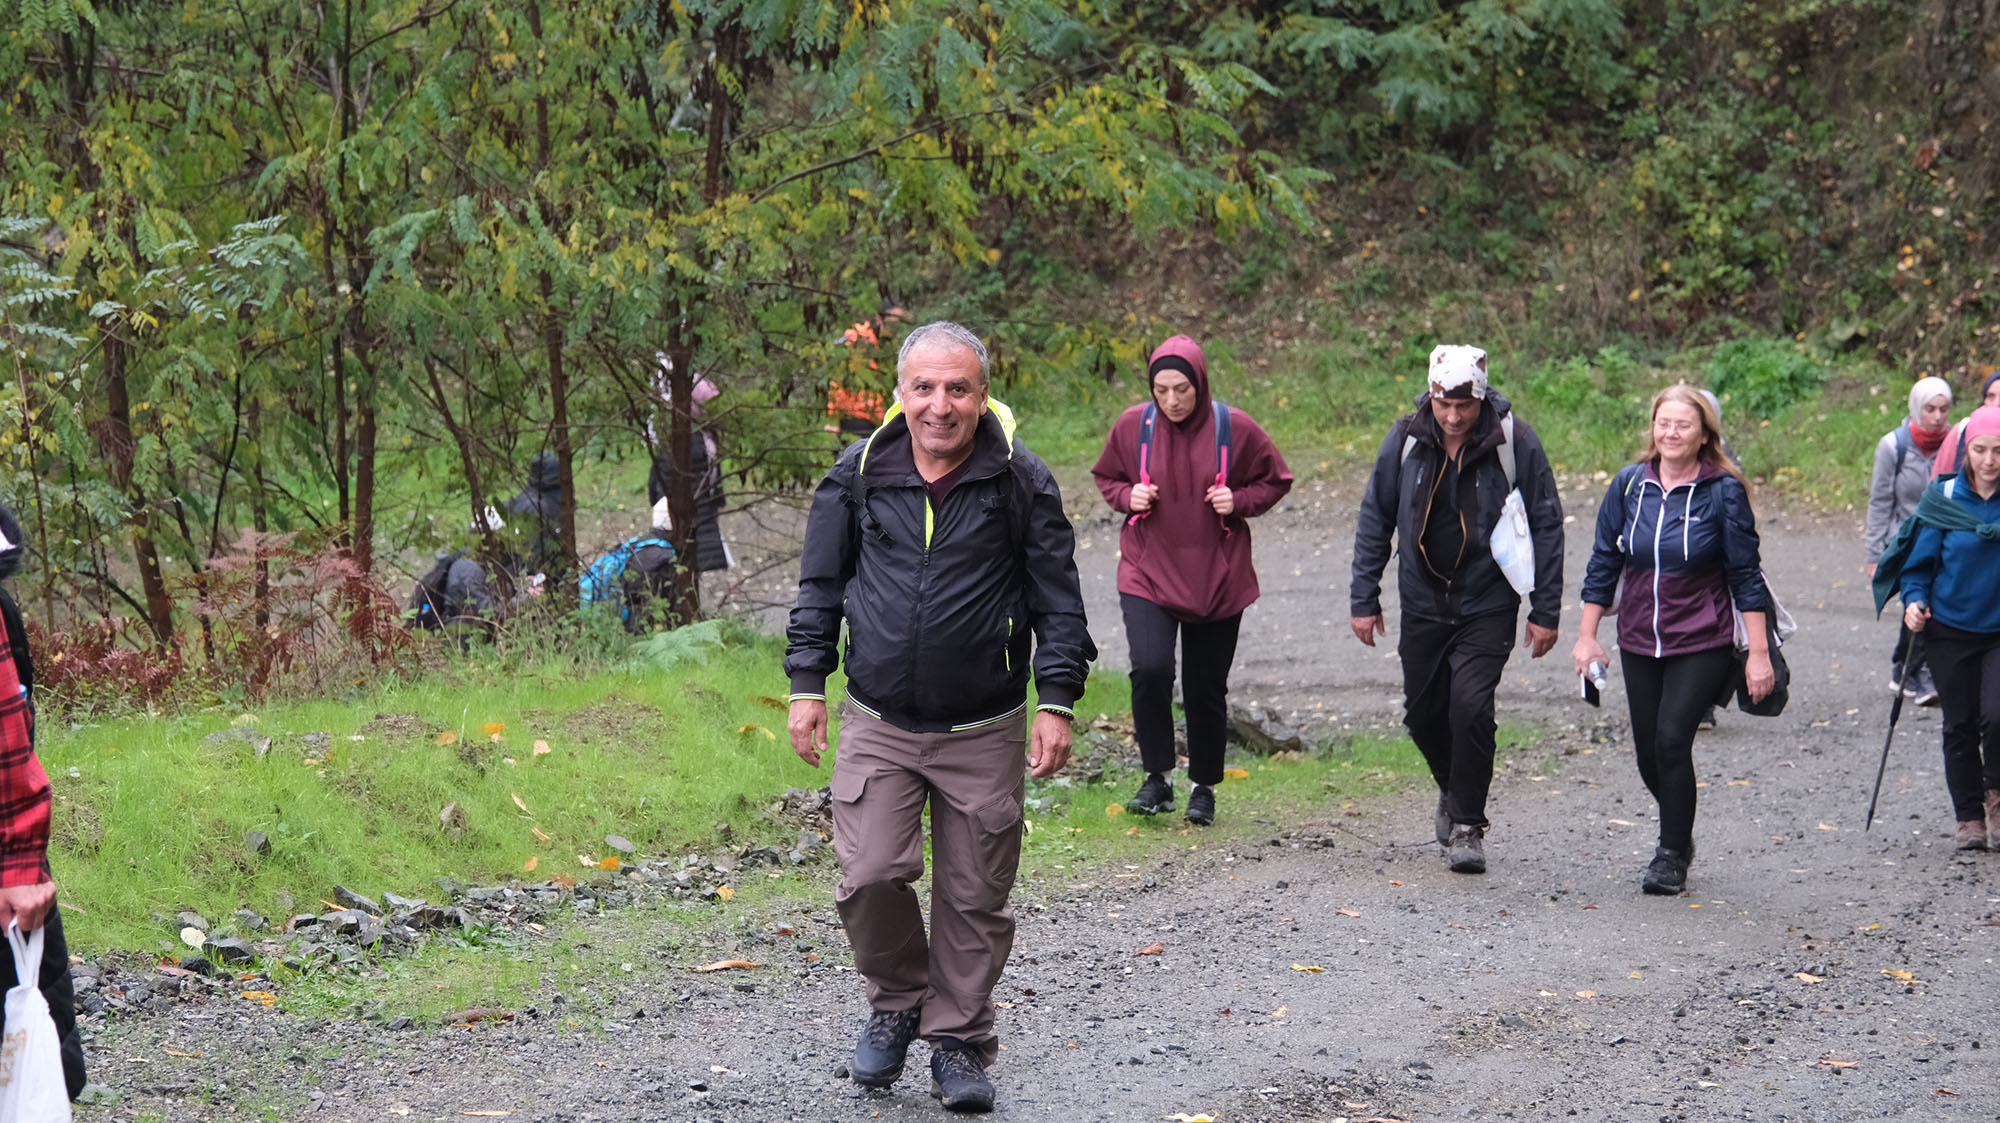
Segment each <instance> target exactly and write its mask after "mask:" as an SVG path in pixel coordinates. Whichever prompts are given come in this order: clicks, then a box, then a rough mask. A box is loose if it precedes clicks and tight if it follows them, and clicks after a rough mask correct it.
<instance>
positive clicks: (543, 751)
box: [535, 741, 555, 756]
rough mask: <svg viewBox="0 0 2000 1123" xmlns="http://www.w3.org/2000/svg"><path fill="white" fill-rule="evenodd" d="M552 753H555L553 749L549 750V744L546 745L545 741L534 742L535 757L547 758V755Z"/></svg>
mask: <svg viewBox="0 0 2000 1123" xmlns="http://www.w3.org/2000/svg"><path fill="white" fill-rule="evenodd" d="M554 751H555V750H554V749H551V748H549V743H548V742H547V741H536V742H535V755H536V756H547V755H549V754H550V753H552V752H554Z"/></svg>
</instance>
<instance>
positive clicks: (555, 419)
mask: <svg viewBox="0 0 2000 1123" xmlns="http://www.w3.org/2000/svg"><path fill="white" fill-rule="evenodd" d="M528 28H529V30H531V31H533V32H534V33H535V40H536V42H538V43H539V42H540V41H541V39H542V6H541V4H540V3H530V4H529V5H528ZM544 76H546V75H544ZM535 158H536V160H537V161H538V163H539V165H540V167H541V170H542V174H543V175H544V176H546V175H547V174H548V172H549V164H550V162H551V161H552V160H553V159H554V152H553V150H552V148H551V146H550V141H549V98H548V94H547V93H546V92H545V91H538V92H537V93H536V94H535ZM537 194H538V196H539V198H538V199H537V200H536V202H537V205H538V206H539V207H540V209H541V215H542V222H543V223H544V224H545V225H546V226H547V227H548V228H549V229H551V230H554V229H555V228H556V227H557V226H558V225H559V223H558V221H557V215H556V213H555V212H556V208H555V205H554V203H553V202H551V201H550V199H549V197H548V194H547V189H546V188H543V189H541V190H540V191H538V193H537ZM536 280H537V283H538V284H539V285H540V287H541V293H542V346H543V348H544V350H545V351H546V352H547V355H548V364H549V402H550V405H551V406H552V407H553V408H552V412H551V414H550V416H549V430H550V432H549V439H550V443H552V444H553V445H554V446H555V447H554V452H555V454H556V480H557V482H558V484H559V486H560V487H561V488H562V521H561V526H560V527H559V528H558V530H559V532H560V533H561V535H562V551H563V556H564V557H565V558H567V559H568V561H569V566H570V573H571V574H572V575H574V574H576V573H579V572H581V571H582V568H583V559H582V556H581V555H580V554H579V553H578V551H577V546H576V464H575V449H574V448H572V447H571V444H570V432H569V368H568V367H567V366H566V365H565V364H564V361H563V329H562V322H561V321H560V320H559V319H557V317H556V306H555V278H554V277H553V276H551V275H550V274H549V271H548V270H546V269H544V270H542V271H541V273H540V274H539V275H538V276H537V278H536ZM574 590H575V586H574V583H573V582H568V581H565V582H564V583H563V595H564V596H565V597H566V598H567V597H574V596H575V595H577V594H576V593H575V591H574Z"/></svg>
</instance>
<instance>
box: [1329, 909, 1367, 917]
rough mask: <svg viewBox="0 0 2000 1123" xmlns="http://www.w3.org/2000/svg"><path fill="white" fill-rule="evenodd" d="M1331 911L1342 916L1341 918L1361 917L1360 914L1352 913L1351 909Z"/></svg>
mask: <svg viewBox="0 0 2000 1123" xmlns="http://www.w3.org/2000/svg"><path fill="white" fill-rule="evenodd" d="M1333 911H1334V912H1337V913H1339V914H1340V915H1342V916H1360V915H1361V914H1360V913H1358V912H1356V911H1354V910H1353V909H1335V910H1333Z"/></svg>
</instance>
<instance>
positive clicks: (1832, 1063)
mask: <svg viewBox="0 0 2000 1123" xmlns="http://www.w3.org/2000/svg"><path fill="white" fill-rule="evenodd" d="M1818 1063H1819V1064H1823V1065H1826V1066H1827V1067H1828V1068H1853V1067H1854V1066H1855V1065H1858V1064H1860V1063H1861V1062H1860V1061H1836V1060H1834V1059H1833V1058H1832V1057H1821V1058H1820V1059H1819V1061H1818Z"/></svg>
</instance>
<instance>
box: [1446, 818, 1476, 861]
mask: <svg viewBox="0 0 2000 1123" xmlns="http://www.w3.org/2000/svg"><path fill="white" fill-rule="evenodd" d="M1485 840H1486V828H1484V827H1475V826H1470V825H1468V824H1465V823H1454V824H1452V828H1451V839H1450V841H1448V842H1446V843H1445V853H1444V856H1445V858H1446V859H1448V860H1449V861H1450V862H1451V872H1453V873H1485V872H1486V841H1485Z"/></svg>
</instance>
